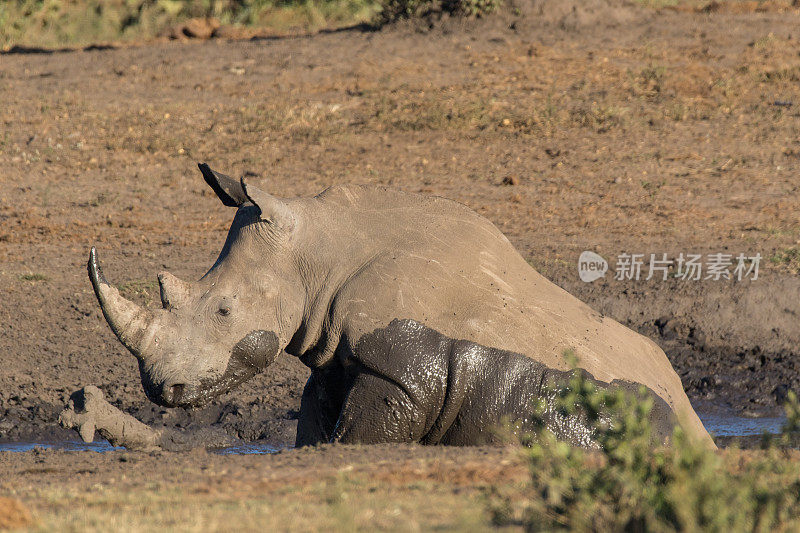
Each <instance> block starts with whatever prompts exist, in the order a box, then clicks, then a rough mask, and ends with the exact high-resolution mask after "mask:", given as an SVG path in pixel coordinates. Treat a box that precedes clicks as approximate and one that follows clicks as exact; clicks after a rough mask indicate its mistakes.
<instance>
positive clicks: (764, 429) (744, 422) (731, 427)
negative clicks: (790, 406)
mask: <svg viewBox="0 0 800 533" xmlns="http://www.w3.org/2000/svg"><path fill="white" fill-rule="evenodd" d="M697 415H698V416H699V417H700V420H702V421H703V425H704V426H705V427H706V431H708V432H709V433H711V435H712V436H714V437H753V436H759V435H762V434H764V433H770V434H773V435H775V434H778V433H780V432H781V428H783V425H784V424H785V423H786V416H785V415H781V416H772V417H760V418H746V417H743V416H736V415H733V414H729V413H700V412H698V413H697Z"/></svg>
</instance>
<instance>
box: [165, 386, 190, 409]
mask: <svg viewBox="0 0 800 533" xmlns="http://www.w3.org/2000/svg"><path fill="white" fill-rule="evenodd" d="M185 390H186V385H184V384H183V383H176V384H174V385H168V386H165V387H164V400H165V401H166V403H168V404H171V405H178V404H179V403H181V398H183V393H184V391H185Z"/></svg>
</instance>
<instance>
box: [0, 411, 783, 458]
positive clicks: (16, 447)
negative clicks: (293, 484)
mask: <svg viewBox="0 0 800 533" xmlns="http://www.w3.org/2000/svg"><path fill="white" fill-rule="evenodd" d="M698 414H699V416H700V419H701V420H702V421H703V425H705V427H706V430H708V432H709V433H711V434H712V435H713V436H715V437H753V436H759V435H762V434H763V433H772V434H776V433H780V431H781V427H782V426H783V424H784V423H785V422H786V417H785V416H775V417H763V418H746V417H742V416H736V415H734V414H730V413H724V412H699V413H698ZM36 448H51V449H56V450H66V451H87V452H108V451H115V450H123V449H124V448H119V447H115V446H111V444H109V443H108V441H105V440H103V441H95V442H90V443H85V442H80V441H61V442H5V443H0V452H27V451H31V450H34V449H36ZM281 449H282V448H281V447H280V446H275V445H274V444H263V443H258V442H248V443H242V444H238V445H235V446H227V447H224V448H214V449H212V450H210V451H211V452H212V453H217V454H220V455H263V454H269V453H275V452H277V451H279V450H281Z"/></svg>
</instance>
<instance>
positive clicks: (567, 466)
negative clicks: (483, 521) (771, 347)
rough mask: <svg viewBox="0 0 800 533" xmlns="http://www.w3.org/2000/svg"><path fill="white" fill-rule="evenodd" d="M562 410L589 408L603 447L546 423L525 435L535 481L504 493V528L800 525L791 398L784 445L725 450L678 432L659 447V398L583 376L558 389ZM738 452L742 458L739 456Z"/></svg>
mask: <svg viewBox="0 0 800 533" xmlns="http://www.w3.org/2000/svg"><path fill="white" fill-rule="evenodd" d="M557 398H558V408H559V409H563V410H564V412H569V413H574V412H576V411H582V413H583V415H584V416H586V418H587V420H588V421H589V423H590V424H591V427H592V428H593V431H594V435H595V439H596V442H597V443H598V444H599V450H598V451H586V450H581V449H577V448H572V447H570V446H569V445H567V444H566V443H564V442H560V441H558V440H557V439H556V438H555V437H554V436H553V434H552V433H550V432H549V431H547V430H546V429H544V428H543V427H540V429H538V430H537V431H535V432H534V434H532V435H528V436H527V437H526V440H525V443H526V444H528V445H529V446H530V447H529V448H527V449H525V451H524V452H523V453H524V454H525V459H526V461H527V463H528V465H529V467H530V481H529V483H528V484H527V486H526V487H524V489H522V490H521V491H517V492H513V491H512V492H510V493H509V492H507V493H505V494H500V493H496V494H495V495H494V496H493V498H492V504H491V511H492V515H493V519H494V521H495V523H496V524H497V525H509V524H517V525H522V526H524V527H525V529H526V530H528V531H540V530H548V531H549V530H554V529H570V530H576V531H656V532H659V531H664V532H666V531H698V530H702V531H728V530H731V531H787V530H797V529H798V528H800V464H798V463H797V461H796V460H795V461H792V460H791V459H790V457H789V452H788V451H787V450H786V449H785V448H780V447H779V446H776V444H777V445H781V446H786V445H788V444H790V443H791V441H792V438H793V434H794V432H795V431H797V430H798V429H799V428H800V403H798V401H797V398H796V396H794V395H790V401H789V403H788V404H787V407H786V412H787V424H786V425H785V427H784V431H783V433H782V435H781V436H780V437H779V438H778V442H777V443H776V442H774V440H773V439H768V438H765V445H764V450H763V451H761V452H750V453H749V454H748V453H745V452H734V453H724V454H722V453H720V452H715V451H713V450H709V449H707V448H705V447H704V446H700V445H698V444H696V443H693V442H691V441H690V440H689V438H688V437H687V436H686V435H685V434H684V433H683V432H682V431H681V430H680V428H677V429H676V431H675V434H674V438H673V442H672V445H671V446H669V447H664V446H658V447H654V446H653V445H652V444H651V433H652V430H651V428H650V425H649V423H648V422H647V420H648V416H647V415H648V414H649V411H650V409H651V407H652V404H651V403H650V402H648V401H641V400H637V399H635V398H633V397H632V396H631V395H629V394H626V393H624V392H622V391H620V390H613V389H609V390H599V389H597V388H595V387H594V385H593V384H592V383H591V382H589V381H587V379H586V378H585V377H584V376H583V375H581V374H579V373H576V375H575V376H574V377H573V378H572V380H571V381H570V383H569V385H568V386H566V387H562V388H560V389H559V390H558V394H557ZM734 457H735V458H737V459H738V463H737V462H734V461H733V459H732V458H734Z"/></svg>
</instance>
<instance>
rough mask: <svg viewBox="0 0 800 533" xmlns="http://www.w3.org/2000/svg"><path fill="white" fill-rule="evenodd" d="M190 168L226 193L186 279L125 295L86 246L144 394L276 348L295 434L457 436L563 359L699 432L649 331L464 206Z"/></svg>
mask: <svg viewBox="0 0 800 533" xmlns="http://www.w3.org/2000/svg"><path fill="white" fill-rule="evenodd" d="M199 168H200V171H201V172H202V175H203V177H204V179H205V181H206V182H207V183H208V185H209V186H210V187H211V188H212V189H213V190H214V192H215V193H216V195H217V196H218V197H219V199H220V200H221V201H222V203H223V204H224V205H225V206H228V207H234V208H236V214H235V216H234V219H233V223H232V225H231V227H230V231H229V232H228V235H227V238H226V240H225V244H224V246H223V247H222V251H221V252H220V254H219V257H218V258H217V260H216V262H215V263H214V264H213V266H212V267H211V269H210V270H209V271H208V272H207V273H206V274H205V275H204V276H203V277H202V278H201V279H200V280H199V281H197V282H193V283H189V282H185V281H181V280H180V279H178V278H176V277H175V276H173V275H171V274H169V273H168V272H162V273H160V274H159V275H158V282H159V285H160V291H161V301H162V309H158V310H154V309H150V308H144V307H140V306H138V305H136V304H134V303H132V302H131V301H129V300H127V299H125V298H124V297H122V296H121V295H120V293H119V291H118V290H117V289H116V288H115V287H114V286H112V285H110V284H109V283H108V282H107V281H106V279H105V278H104V276H103V274H102V272H101V269H100V266H99V264H98V260H97V255H96V252H95V249H94V248H93V249H92V251H91V253H90V259H89V265H88V269H89V276H90V278H91V281H92V285H93V287H94V290H95V294H96V295H97V298H98V300H99V302H100V306H101V308H102V311H103V314H104V316H105V318H106V320H107V322H108V324H109V325H110V326H111V329H112V330H113V332H114V333H115V334H116V336H117V337H118V338H119V340H120V341H121V342H122V344H124V345H125V347H126V348H127V349H128V350H129V351H130V352H132V353H133V355H135V356H136V358H137V360H138V363H139V370H140V374H141V380H142V385H143V386H144V390H145V393H146V395H147V397H148V398H149V399H150V400H151V401H153V402H155V403H157V404H160V405H162V406H169V407H174V406H184V407H189V406H199V405H202V404H204V403H206V402H208V401H209V400H211V399H212V398H214V397H216V396H218V395H220V394H222V393H225V392H228V391H230V390H231V389H233V388H234V387H236V386H237V385H238V384H240V383H242V382H243V381H245V380H247V379H248V378H250V377H252V376H254V375H255V374H256V373H258V372H260V371H262V370H263V369H264V368H266V367H267V366H268V365H269V364H270V363H272V362H273V361H274V360H275V358H276V357H277V356H278V354H279V353H281V352H282V351H285V352H286V353H288V354H290V355H291V356H295V357H298V358H299V359H300V361H302V362H303V363H304V364H305V365H306V366H307V367H308V368H309V369H310V371H311V375H310V377H309V379H308V381H307V383H306V385H305V388H304V391H303V395H302V400H301V407H300V415H299V422H298V429H297V438H296V444H297V445H298V446H303V445H310V444H315V443H321V442H342V443H362V444H370V443H380V442H414V443H422V444H449V445H471V444H481V443H486V442H491V441H492V439H493V438H494V436H496V433H495V432H494V431H493V428H494V427H495V426H497V424H499V423H500V422H501V421H503V420H516V421H517V422H518V423H522V424H524V423H525V422H526V421H529V420H530V419H531V413H532V409H533V404H534V403H535V402H536V401H537V400H541V398H542V397H543V395H546V394H547V393H546V391H548V390H552V389H551V388H550V387H549V386H548V384H549V383H552V382H553V380H558V379H562V378H566V377H568V375H569V374H570V372H571V371H580V372H583V373H585V374H586V375H588V376H589V378H590V379H592V380H593V381H594V382H595V383H598V384H600V385H601V386H608V387H617V386H619V387H627V388H631V387H634V388H636V387H638V388H639V390H646V391H647V393H648V394H651V395H652V397H653V398H654V399H655V405H656V408H655V409H654V410H653V414H652V415H651V417H652V418H653V421H654V423H655V426H656V428H657V431H658V432H660V433H659V435H661V437H662V438H663V439H664V440H669V435H670V434H671V432H672V428H673V426H674V425H675V424H676V423H679V424H680V425H681V426H682V427H683V428H684V430H685V432H687V433H688V434H689V435H690V436H691V437H694V438H695V439H697V440H699V441H702V442H704V443H707V444H708V445H710V446H713V442H712V441H711V438H710V437H709V435H708V433H707V432H706V431H705V429H704V427H703V424H702V423H701V421H700V419H699V418H698V416H697V414H696V413H695V412H694V410H693V409H692V406H691V405H690V403H689V399H688V398H687V396H686V393H685V392H684V390H683V388H682V386H681V381H680V379H679V377H678V376H677V374H676V373H675V371H674V370H673V368H672V366H671V365H670V363H669V360H668V359H667V357H666V355H665V354H664V352H663V351H662V350H661V349H660V348H659V347H658V346H657V345H656V344H655V343H654V342H652V341H651V340H649V339H647V338H645V337H644V336H642V335H639V334H638V333H635V332H634V331H632V330H630V329H628V328H626V327H624V326H623V325H621V324H620V323H618V322H616V321H614V320H612V319H611V318H609V317H606V316H603V315H601V314H600V313H598V312H596V311H594V310H592V309H591V308H590V307H589V306H587V305H586V304H584V303H583V302H581V301H580V300H578V299H577V298H575V297H573V296H572V295H570V294H569V293H568V292H566V291H564V290H563V289H561V288H560V287H558V286H556V285H555V284H553V283H552V282H550V281H549V280H547V279H546V278H544V277H543V276H542V275H540V274H539V273H538V272H536V270H534V269H533V268H532V267H531V266H530V265H529V264H528V262H526V261H525V259H524V258H523V257H522V256H521V255H520V254H519V253H518V252H517V251H516V250H515V248H514V247H513V246H512V244H511V243H510V242H509V240H508V239H507V238H506V237H505V236H504V235H503V234H502V233H501V232H500V231H499V230H498V228H497V227H495V226H494V225H493V224H492V223H491V222H490V221H489V220H487V219H486V218H484V217H481V216H480V215H478V214H477V213H475V212H474V211H472V210H471V209H469V208H467V207H466V206H464V205H462V204H459V203H457V202H454V201H451V200H447V199H444V198H440V197H432V196H426V195H421V194H413V193H407V192H401V191H399V190H393V189H391V188H387V187H382V186H371V185H344V186H334V187H331V188H329V189H327V190H325V191H324V192H322V193H321V194H319V195H317V196H315V197H313V198H295V199H280V198H277V197H275V196H272V195H270V194H268V193H267V192H265V191H263V190H260V189H258V188H256V187H254V186H252V185H248V184H247V183H245V181H244V180H243V179H242V180H234V179H232V178H230V177H228V176H226V175H224V174H221V173H218V172H215V171H213V170H212V169H211V168H209V167H208V165H206V164H200V165H199ZM565 350H571V351H573V352H574V354H575V355H576V356H577V360H578V368H577V369H576V370H571V368H570V366H569V364H568V363H567V361H565V359H564V357H563V354H564V352H565ZM642 387H644V389H642ZM556 411H557V410H555V409H551V410H550V411H549V412H550V414H549V416H545V422H546V424H547V425H548V426H549V428H550V429H552V430H553V431H554V432H555V433H556V434H557V435H558V436H560V437H562V438H564V439H566V440H568V441H570V442H572V443H574V444H577V445H584V446H590V445H591V434H590V431H588V429H587V428H586V427H585V426H584V425H582V424H581V423H578V422H576V421H575V420H569V419H568V418H565V417H564V416H563V415H559V414H557V413H556ZM545 412H546V413H547V412H548V411H547V410H545Z"/></svg>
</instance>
